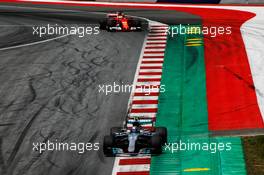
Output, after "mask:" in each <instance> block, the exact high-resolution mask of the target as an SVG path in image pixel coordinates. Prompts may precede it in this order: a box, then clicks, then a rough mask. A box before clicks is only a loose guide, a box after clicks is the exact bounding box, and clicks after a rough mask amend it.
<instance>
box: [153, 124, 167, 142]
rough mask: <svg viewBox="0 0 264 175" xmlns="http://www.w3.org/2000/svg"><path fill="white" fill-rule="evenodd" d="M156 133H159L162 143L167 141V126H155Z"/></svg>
mask: <svg viewBox="0 0 264 175" xmlns="http://www.w3.org/2000/svg"><path fill="white" fill-rule="evenodd" d="M155 131H156V134H157V135H159V136H160V137H161V139H162V145H164V144H165V143H167V135H168V134H167V128H165V127H156V130H155Z"/></svg>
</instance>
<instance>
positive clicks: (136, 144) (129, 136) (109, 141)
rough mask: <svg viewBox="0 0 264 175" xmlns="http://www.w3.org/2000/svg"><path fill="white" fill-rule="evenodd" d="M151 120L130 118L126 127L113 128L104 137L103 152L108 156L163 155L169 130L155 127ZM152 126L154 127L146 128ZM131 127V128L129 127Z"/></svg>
mask: <svg viewBox="0 0 264 175" xmlns="http://www.w3.org/2000/svg"><path fill="white" fill-rule="evenodd" d="M153 122H154V121H153V120H152V119H149V118H142V117H141V118H130V119H128V120H127V123H126V124H125V127H113V128H111V130H110V135H107V136H105V137H104V143H103V151H104V154H105V155H106V156H117V155H119V156H126V155H148V154H161V153H162V146H163V145H164V144H165V143H166V142H167V129H166V128H165V127H153ZM149 124H151V125H152V127H148V128H146V127H144V125H149ZM128 126H131V127H128Z"/></svg>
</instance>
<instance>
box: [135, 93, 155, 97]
mask: <svg viewBox="0 0 264 175" xmlns="http://www.w3.org/2000/svg"><path fill="white" fill-rule="evenodd" d="M134 96H159V92H150V93H145V92H135V94H134Z"/></svg>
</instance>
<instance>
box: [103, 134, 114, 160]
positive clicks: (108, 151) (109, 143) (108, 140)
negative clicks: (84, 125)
mask: <svg viewBox="0 0 264 175" xmlns="http://www.w3.org/2000/svg"><path fill="white" fill-rule="evenodd" d="M113 145H114V139H113V137H112V136H104V143H103V151H104V154H105V156H107V157H111V156H113V151H112V148H113Z"/></svg>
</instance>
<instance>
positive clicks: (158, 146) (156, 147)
mask: <svg viewBox="0 0 264 175" xmlns="http://www.w3.org/2000/svg"><path fill="white" fill-rule="evenodd" d="M150 142H151V147H152V151H151V153H152V154H161V153H162V138H161V137H160V136H158V135H154V136H152V137H151V140H150Z"/></svg>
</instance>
